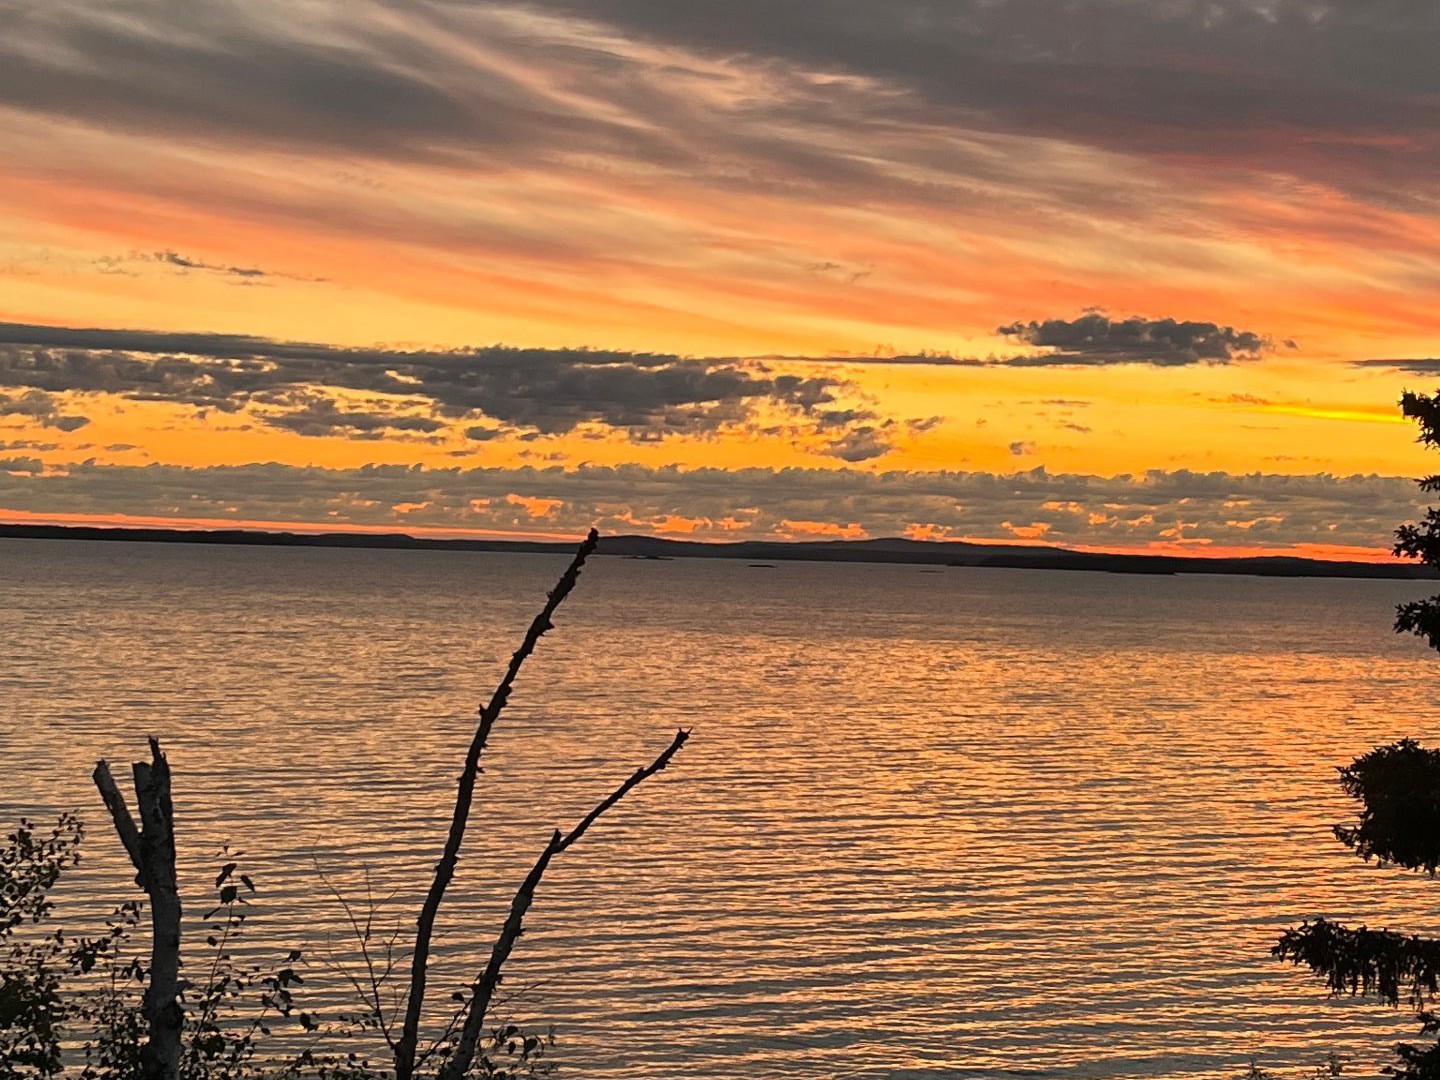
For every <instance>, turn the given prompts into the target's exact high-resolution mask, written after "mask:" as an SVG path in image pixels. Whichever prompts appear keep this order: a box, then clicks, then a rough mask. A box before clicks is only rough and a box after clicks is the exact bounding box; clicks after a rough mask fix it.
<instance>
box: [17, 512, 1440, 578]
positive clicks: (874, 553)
mask: <svg viewBox="0 0 1440 1080" xmlns="http://www.w3.org/2000/svg"><path fill="white" fill-rule="evenodd" d="M0 538H4V539H19V540H105V541H130V542H136V541H139V542H147V543H161V544H241V545H250V546H257V545H265V546H272V547H331V548H400V549H411V550H437V551H492V552H505V551H509V552H529V553H551V554H565V553H568V552H570V551H573V550H574V547H575V545H574V544H572V543H552V542H547V541H541V540H436V539H430V538H428V537H420V536H410V535H408V534H405V533H343V532H342V533H292V532H262V531H258V530H250V529H211V530H190V529H116V528H99V527H95V526H87V525H4V524H0ZM599 554H602V555H615V556H622V557H628V558H633V559H677V558H684V559H744V560H746V561H748V562H782V561H792V560H803V561H806V562H866V563H918V564H927V565H931V566H978V567H998V568H1006V569H1019V570H1084V571H1092V572H1102V573H1112V574H1249V575H1255V576H1262V577H1346V578H1400V579H1440V573H1437V572H1435V571H1433V570H1430V569H1427V568H1425V567H1421V566H1417V565H1415V564H1414V563H1404V562H1399V561H1395V562H1379V563H1369V562H1328V561H1324V560H1320V559H1300V558H1295V557H1292V556H1274V555H1257V556H1250V557H1240V558H1186V557H1182V556H1176V555H1130V554H1122V553H1112V554H1105V553H1099V554H1097V553H1091V552H1083V551H1072V550H1069V549H1068V548H1058V547H1027V546H1022V545H1019V544H975V543H967V542H965V541H959V540H950V541H930V540H907V539H904V538H901V537H891V538H886V539H879V540H798V541H779V540H743V541H739V542H736V543H701V542H699V541H694V540H669V539H664V538H661V537H657V536H607V537H604V538H602V539H601V541H600V547H599Z"/></svg>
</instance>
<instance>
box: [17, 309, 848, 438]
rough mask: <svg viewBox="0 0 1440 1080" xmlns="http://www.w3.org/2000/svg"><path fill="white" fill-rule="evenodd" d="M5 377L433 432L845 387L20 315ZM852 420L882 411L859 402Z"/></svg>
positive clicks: (546, 429)
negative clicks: (476, 421)
mask: <svg viewBox="0 0 1440 1080" xmlns="http://www.w3.org/2000/svg"><path fill="white" fill-rule="evenodd" d="M3 386H11V387H21V388H27V389H34V390H40V391H45V392H49V393H59V392H65V391H72V392H78V393H104V394H115V395H119V396H121V397H124V398H129V399H132V400H138V401H167V402H175V403H178V404H184V405H190V406H194V407H196V408H204V409H218V410H221V411H225V412H235V411H238V410H239V409H241V408H242V407H245V406H247V405H253V406H258V407H259V408H260V413H259V415H260V416H261V418H262V419H264V420H265V422H267V423H270V424H273V425H275V426H278V427H284V428H287V429H289V430H293V431H299V432H301V433H302V434H309V435H327V434H328V435H335V434H338V435H344V434H347V433H351V432H355V431H360V432H362V433H363V432H375V431H382V430H393V431H406V430H412V431H413V430H419V431H434V430H437V429H438V428H440V427H442V426H444V424H443V422H442V421H443V420H446V419H450V420H459V419H465V418H477V417H482V416H483V417H488V418H490V419H492V420H496V421H499V422H500V423H501V424H503V425H507V426H509V427H513V428H518V429H525V430H531V431H536V432H540V433H543V434H561V433H565V432H569V431H573V430H574V429H575V428H577V427H579V426H581V425H582V424H587V423H592V424H601V425H605V426H608V427H613V428H623V429H643V430H645V431H646V432H649V433H651V434H653V433H656V432H680V433H689V434H695V433H704V432H708V431H714V430H716V429H717V428H719V427H722V426H724V425H727V424H733V423H736V422H739V421H741V420H743V419H745V417H746V416H747V415H748V413H749V410H750V409H751V408H753V407H755V406H760V405H769V406H773V407H776V408H779V409H782V410H788V411H790V412H792V413H795V414H797V415H801V416H808V415H812V414H813V415H815V416H816V417H817V422H822V423H823V422H825V420H826V416H827V415H828V413H827V410H825V408H824V407H827V406H832V405H833V404H834V403H835V402H836V401H837V399H838V397H839V396H840V395H841V394H843V393H844V392H845V391H846V390H847V389H848V387H847V384H845V383H844V381H843V380H839V379H832V378H827V377H823V376H805V375H795V374H786V373H783V372H774V371H766V370H759V369H756V367H755V366H754V365H748V366H747V365H745V364H743V363H741V362H740V361H737V360H733V359H718V360H703V359H693V358H687V357H680V356H675V355H666V354H657V353H634V352H617V351H608V350H592V349H518V348H509V347H505V346H498V345H496V346H489V347H484V348H475V349H456V350H453V351H427V350H418V351H405V350H392V349H343V348H336V347H333V346H328V345H317V344H308V343H303V342H282V341H271V340H268V339H265V338H257V337H249V336H245V335H238V334H184V333H152V332H147V331H128V330H100V329H93V330H92V329H71V328H65V327H45V326H32V325H26V324H17V323H8V324H0V387H3ZM317 391H318V392H317ZM325 391H331V392H335V391H347V392H353V393H359V394H369V395H377V396H378V399H377V401H376V402H375V405H376V407H375V408H373V409H371V410H370V411H369V412H365V413H357V412H354V411H353V410H350V411H347V410H346V409H344V408H343V407H342V406H341V405H340V404H339V403H338V402H337V401H335V400H332V398H333V393H332V394H329V395H327V394H326V393H325ZM382 405H388V406H389V408H386V409H383V410H382V409H381V408H379V406H382ZM415 410H421V411H422V413H423V415H422V416H419V417H417V416H415V415H413V414H414V412H415ZM831 411H832V412H833V410H831ZM386 417H388V422H382V421H384V420H385V419H386ZM853 419H854V420H855V421H857V422H859V421H864V420H869V419H873V417H872V416H871V414H868V413H858V412H857V413H856V414H855V415H854V416H853Z"/></svg>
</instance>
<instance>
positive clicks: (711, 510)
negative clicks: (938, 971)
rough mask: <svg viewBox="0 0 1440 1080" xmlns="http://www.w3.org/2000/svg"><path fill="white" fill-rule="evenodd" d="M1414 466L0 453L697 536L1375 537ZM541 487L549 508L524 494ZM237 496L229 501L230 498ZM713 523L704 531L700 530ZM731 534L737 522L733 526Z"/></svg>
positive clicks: (82, 469)
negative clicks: (117, 458) (353, 459)
mask: <svg viewBox="0 0 1440 1080" xmlns="http://www.w3.org/2000/svg"><path fill="white" fill-rule="evenodd" d="M1419 495H1420V493H1419V492H1418V491H1417V489H1416V486H1415V484H1414V483H1413V482H1411V481H1410V480H1407V479H1403V478H1398V477H1379V476H1351V477H1336V476H1330V475H1326V474H1317V475H1310V476H1280V475H1270V474H1258V473H1257V474H1250V475H1239V476H1237V475H1231V474H1227V473H1198V472H1191V471H1188V470H1175V471H1169V472H1164V471H1152V472H1147V473H1144V474H1139V475H1135V476H1118V477H1101V476H1090V475H1083V474H1060V473H1051V472H1047V471H1046V470H1045V469H1043V468H1037V469H1032V470H1029V471H1025V472H1018V473H1014V474H1009V475H998V474H992V473H976V472H923V473H922V472H898V471H892V472H879V473H877V472H868V471H860V470H855V469H849V468H836V469H780V470H768V469H740V470H724V469H691V470H681V469H676V468H668V469H666V468H646V467H642V466H638V465H629V466H617V467H599V466H582V467H579V468H575V469H559V468H551V469H536V468H528V467H527V468H520V469H486V468H478V469H427V468H421V467H419V466H412V467H405V466H378V465H377V466H367V467H365V468H360V469H343V470H332V469H321V468H304V467H297V466H289V465H277V464H257V465H242V466H217V467H210V468H186V467H181V466H172V465H150V466H144V467H130V466H114V465H97V464H94V463H90V462H87V463H82V464H77V465H72V466H67V467H65V468H64V469H59V470H54V469H51V470H47V469H45V468H44V467H43V466H42V465H41V463H40V462H39V460H37V459H34V458H30V457H13V458H10V459H8V460H7V459H0V506H4V507H7V508H9V509H12V510H20V511H32V512H35V513H48V514H61V513H66V514H146V515H156V516H161V517H166V516H173V517H201V518H222V519H223V518H227V517H228V518H232V519H251V520H264V521H277V522H286V521H289V522H297V523H300V522H328V523H330V524H332V525H334V526H336V527H341V526H344V525H380V526H386V527H389V528H394V529H397V530H405V529H421V528H425V527H427V526H430V527H456V528H471V529H500V530H528V531H532V532H533V531H536V530H543V531H546V532H570V533H578V532H580V531H582V530H583V529H584V528H586V527H588V526H589V525H590V524H591V523H592V522H593V523H598V524H599V526H600V527H601V528H602V529H606V530H613V531H619V532H627V531H650V530H651V529H653V528H663V527H665V526H666V524H667V522H673V521H674V520H676V519H686V520H689V521H693V522H699V523H700V535H702V536H704V535H711V536H715V535H721V534H723V531H724V528H725V526H726V525H727V524H728V525H729V526H734V525H737V524H743V525H746V526H748V528H747V529H746V530H745V532H744V535H746V536H754V537H762V536H766V535H771V534H773V533H775V532H782V533H783V532H785V531H786V530H787V528H788V527H787V525H786V523H787V522H807V521H808V522H833V523H838V524H841V525H850V524H854V525H858V526H860V527H862V528H863V529H865V530H866V531H867V532H868V533H870V535H872V536H884V535H898V534H901V533H903V532H905V531H906V529H908V528H910V527H912V526H931V527H937V528H939V529H942V530H951V531H952V533H953V534H954V535H965V536H972V537H992V538H1006V537H1013V536H1015V535H1024V534H1025V533H1017V531H1016V530H1017V529H1018V530H1026V531H1027V532H1028V531H1029V530H1034V529H1037V528H1040V529H1043V530H1044V531H1043V538H1044V539H1046V540H1048V541H1050V542H1055V543H1086V544H1107V545H1117V546H1123V545H1130V544H1141V543H1146V542H1149V541H1158V540H1176V539H1184V540H1192V541H1195V540H1210V541H1213V542H1214V543H1217V544H1246V545H1253V546H1264V545H1267V544H1269V545H1275V546H1287V545H1291V544H1296V543H1318V544H1345V545H1358V546H1365V547H1372V548H1375V547H1386V546H1388V545H1389V541H1390V536H1391V530H1392V529H1393V528H1394V526H1395V525H1396V523H1397V522H1400V521H1403V520H1407V519H1409V518H1412V517H1413V516H1415V514H1416V513H1417V512H1418V511H1419V509H1420V507H1421V505H1422V504H1421V502H1420V500H1419ZM532 500H546V502H545V503H544V507H545V510H544V511H543V512H539V511H537V512H535V513H532V511H531V510H530V509H527V504H528V505H531V506H533V505H534V503H533V502H532ZM232 508H236V510H238V513H237V512H236V510H232ZM707 530H708V531H707ZM737 535H738V534H737Z"/></svg>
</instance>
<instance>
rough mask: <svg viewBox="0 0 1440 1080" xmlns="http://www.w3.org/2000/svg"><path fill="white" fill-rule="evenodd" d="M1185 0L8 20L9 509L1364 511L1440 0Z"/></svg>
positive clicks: (335, 519)
mask: <svg viewBox="0 0 1440 1080" xmlns="http://www.w3.org/2000/svg"><path fill="white" fill-rule="evenodd" d="M1205 7H1206V12H1207V13H1201V12H1199V11H1198V6H1197V7H1196V9H1195V10H1192V9H1191V8H1190V7H1188V6H1186V5H1174V4H1161V3H1158V2H1157V3H1144V2H1140V0H1085V2H1082V3H1077V4H1074V5H1066V7H1065V10H1064V11H1063V12H1060V11H1057V10H1056V9H1055V8H1054V6H1053V5H1052V6H1051V7H1049V8H1044V5H1041V8H1044V10H1045V11H1046V12H1048V13H1049V14H1048V15H1047V17H1045V18H1037V17H1036V12H1037V10H1039V9H1036V8H1035V3H1033V2H1030V3H1026V2H1018V0H1017V2H1012V3H1008V4H1001V5H995V4H981V3H978V2H974V3H969V2H957V3H954V4H949V5H936V4H933V3H929V2H926V0H897V2H896V5H895V6H894V7H893V8H890V9H888V14H886V15H885V16H884V17H883V18H882V17H881V15H880V14H879V13H878V11H877V10H876V9H875V8H873V7H867V6H865V5H859V4H856V3H853V2H852V0H817V2H815V3H813V4H810V5H806V6H804V7H803V9H802V8H800V7H795V8H791V7H789V6H784V5H782V6H781V7H779V8H777V7H774V6H773V5H765V4H761V3H759V2H758V0H755V2H753V3H752V2H750V0H745V2H739V3H736V4H735V5H733V7H731V8H730V9H729V11H728V14H727V15H726V17H725V18H724V19H720V18H719V17H718V16H717V15H716V14H715V6H714V5H709V6H707V5H702V4H699V3H698V0H693V2H692V0H676V2H672V3H670V4H666V5H662V4H659V3H653V4H652V3H647V2H642V0H634V2H623V0H607V2H601V0H596V2H593V3H591V2H579V0H577V2H572V3H553V4H543V5H533V4H521V3H517V4H514V5H510V4H505V3H500V4H487V5H476V6H469V7H467V6H463V5H435V6H431V5H416V6H408V5H407V6H399V5H393V4H390V3H386V2H383V0H360V2H357V3H353V4H346V5H340V4H338V3H333V2H331V0H320V2H318V3H316V4H314V5H310V6H308V7H307V9H306V10H307V16H306V18H305V19H303V20H296V19H294V18H292V17H291V12H290V9H289V8H288V7H287V6H285V5H280V4H278V3H273V2H271V0H260V2H257V3H254V4H250V5H245V6H243V7H241V6H229V5H222V4H208V3H207V4H201V5H196V6H193V7H190V8H186V9H176V8H173V7H167V6H161V5H154V4H150V3H145V2H143V0H120V2H117V3H115V4H113V5H106V6H105V7H103V8H97V7H95V6H94V5H90V4H85V3H82V2H75V0H56V2H55V3H53V4H47V5H44V6H34V7H31V8H28V9H23V10H22V12H21V13H20V15H19V16H18V18H17V20H16V27H15V29H14V32H12V33H10V34H8V35H7V40H6V41H5V42H3V43H0V145H3V147H4V149H5V153H4V154H3V155H0V207H3V208H4V213H3V214H0V322H3V323H5V324H6V325H5V326H4V327H0V517H8V518H10V519H13V520H26V519H33V518H45V517H48V518H52V519H56V520H70V519H76V520H79V519H93V520H114V519H119V518H134V519H136V520H145V521H147V522H148V521H153V520H166V521H171V520H173V521H229V522H267V523H269V522H274V523H279V524H308V525H317V526H321V527H355V528H362V527H363V528H406V529H410V530H411V531H431V532H437V533H438V532H439V531H441V530H462V531H483V532H487V533H488V532H494V533H517V534H522V533H523V534H546V535H550V534H554V535H567V534H570V533H573V532H574V531H576V530H578V529H581V528H583V527H584V526H585V525H588V524H589V523H591V522H592V521H594V522H599V523H600V524H601V525H602V527H607V528H612V529H617V530H625V531H648V532H658V533H667V534H674V533H682V532H683V533H685V534H686V535H692V536H696V537H700V538H730V539H734V538H738V537H742V536H744V537H764V536H773V537H794V536H800V535H810V534H827V535H866V536H879V535H902V534H903V535H912V536H933V537H937V538H938V537H954V538H960V537H965V538H974V539H987V540H1016V539H1025V540H1039V541H1046V542H1057V543H1066V544H1073V545H1077V546H1087V547H1111V548H1115V547H1138V548H1156V549H1165V550H1170V549H1175V548H1177V546H1178V547H1179V548H1183V549H1189V548H1192V547H1196V548H1204V549H1207V550H1212V551H1222V550H1223V551H1233V550H1249V551H1254V550H1266V551H1306V552H1321V553H1327V552H1328V553H1346V554H1353V553H1356V552H1359V553H1362V554H1363V553H1378V552H1381V551H1383V550H1384V549H1385V548H1386V547H1387V546H1388V542H1389V534H1390V530H1391V529H1392V528H1393V526H1394V525H1395V524H1398V523H1399V521H1400V520H1403V519H1404V518H1406V517H1408V516H1410V515H1412V514H1413V513H1414V512H1415V509H1416V506H1417V503H1416V497H1415V494H1414V493H1413V492H1412V491H1411V490H1410V489H1409V487H1408V486H1406V485H1405V484H1404V483H1403V482H1402V481H1401V479H1400V478H1404V477H1409V476H1414V475H1418V474H1420V473H1422V472H1425V471H1428V470H1429V469H1431V468H1432V466H1431V465H1429V464H1427V462H1426V460H1425V455H1424V454H1423V453H1422V452H1421V451H1420V449H1419V448H1418V447H1417V446H1416V444H1415V442H1414V438H1413V431H1412V430H1411V428H1410V427H1409V425H1407V424H1406V423H1405V422H1404V421H1403V420H1402V419H1401V418H1400V417H1399V414H1398V410H1397V409H1396V407H1395V402H1396V399H1397V398H1398V396H1399V393H1400V391H1401V390H1402V389H1404V388H1407V387H1408V388H1412V389H1428V388H1429V385H1430V383H1429V379H1430V374H1431V370H1430V367H1428V366H1426V364H1425V361H1426V360H1427V359H1428V357H1429V356H1430V355H1431V353H1432V352H1433V351H1434V342H1435V340H1436V337H1437V332H1440V315H1437V310H1440V309H1437V306H1436V304H1435V302H1434V300H1435V295H1434V294H1435V291H1436V288H1437V284H1440V213H1437V211H1436V209H1435V207H1436V206H1437V205H1440V202H1437V199H1436V192H1435V191H1434V190H1433V189H1434V187H1435V181H1434V180H1433V177H1434V176H1435V175H1436V170H1435V165H1436V164H1437V162H1436V160H1435V158H1436V156H1437V155H1436V139H1435V134H1434V133H1435V131H1436V121H1435V117H1434V115H1433V114H1434V110H1435V106H1434V105H1433V104H1432V103H1431V95H1430V94H1429V92H1428V90H1427V88H1426V79H1425V77H1424V72H1425V71H1426V70H1428V63H1429V60H1428V58H1429V57H1430V56H1431V55H1433V53H1432V52H1431V51H1430V50H1431V48H1432V47H1433V46H1435V45H1437V44H1440V19H1437V18H1436V17H1432V16H1429V15H1424V14H1420V15H1411V16H1408V19H1409V21H1408V22H1406V21H1405V20H1399V21H1398V22H1397V18H1396V17H1392V16H1388V15H1386V14H1384V13H1383V12H1378V11H1370V12H1361V11H1356V10H1354V8H1353V7H1351V8H1345V7H1342V6H1340V5H1331V4H1326V3H1319V4H1306V5H1300V4H1286V3H1282V4H1279V5H1275V4H1268V5H1261V4H1258V3H1247V2H1243V0H1231V2H1226V3H1220V4H1211V5H1205ZM1032 9H1033V10H1032ZM1325 56H1330V57H1334V58H1336V59H1335V62H1333V63H1330V64H1328V65H1327V64H1318V63H1316V58H1317V57H1325ZM1412 82H1413V85H1412ZM76 329H91V330H94V331H95V333H94V334H92V335H90V336H89V337H84V336H79V337H77V336H75V335H73V334H71V333H70V331H73V330H76ZM207 335H209V336H207ZM214 335H228V336H227V337H224V338H219V337H215V336H214ZM242 339H243V340H242ZM294 343H314V345H313V347H310V348H309V349H308V351H306V349H303V348H301V347H300V346H297V345H295V344H294ZM495 345H504V346H508V347H511V348H512V349H513V350H516V351H510V352H495V351H493V350H491V351H486V350H487V348H488V347H490V346H495ZM476 350H480V351H478V352H477V351H476ZM590 350H609V351H613V354H614V355H612V353H609V352H607V353H605V354H604V355H603V356H600V355H597V354H596V353H594V352H593V351H590ZM302 354H303V355H302ZM1377 359H1378V360H1391V361H1395V363H1392V364H1369V365H1366V364H1364V363H1362V362H1364V361H1369V360H1377ZM897 360H900V361H904V362H896V361H897ZM1401 361H1409V362H1410V365H1409V367H1408V368H1404V367H1403V366H1402V365H1401V363H1400V362H1401ZM1435 370H1436V373H1440V367H1436V369H1435ZM377 468H380V469H384V468H389V469H391V470H392V472H390V473H384V474H383V475H384V477H385V478H384V480H383V482H382V481H380V480H377V479H376V477H377V475H378V474H377V473H376V469H377ZM406 470H408V472H407V471H406ZM401 474H404V475H403V476H402V475H401ZM397 477H398V478H397ZM596 478H599V479H596ZM1342 481H1343V482H1342ZM467 485H469V487H470V488H471V489H473V495H471V497H469V498H464V497H463V496H464V494H465V489H466V486H467Z"/></svg>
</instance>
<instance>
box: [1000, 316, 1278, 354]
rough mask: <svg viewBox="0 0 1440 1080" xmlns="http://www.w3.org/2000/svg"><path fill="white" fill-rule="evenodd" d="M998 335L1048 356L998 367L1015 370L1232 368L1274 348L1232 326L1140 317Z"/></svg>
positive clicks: (1063, 322)
mask: <svg viewBox="0 0 1440 1080" xmlns="http://www.w3.org/2000/svg"><path fill="white" fill-rule="evenodd" d="M995 332H996V333H997V334H1003V335H1005V336H1006V337H1011V338H1015V339H1016V340H1018V341H1021V342H1023V343H1025V344H1027V345H1034V346H1037V347H1039V348H1043V349H1046V350H1048V351H1047V352H1044V353H1040V354H1037V355H1035V356H1029V357H1012V358H1009V359H1006V360H1002V361H999V362H1000V363H1004V364H1008V365H1011V366H1015V367H1029V366H1037V367H1050V366H1061V365H1064V366H1071V365H1075V366H1086V365H1094V364H1100V365H1104V364H1155V365H1157V366H1159V367H1174V366H1177V365H1182V364H1197V363H1210V364H1228V363H1230V362H1232V361H1234V360H1254V359H1256V358H1257V357H1259V355H1260V354H1261V353H1262V352H1263V351H1265V350H1267V349H1268V348H1269V347H1270V341H1269V340H1268V339H1267V338H1265V337H1263V336H1261V335H1260V334H1256V333H1253V332H1251V331H1248V330H1236V329H1235V328H1234V327H1233V326H1219V325H1217V324H1215V323H1213V322H1189V321H1186V322H1179V321H1176V320H1175V319H1143V318H1138V317H1137V318H1130V319H1119V320H1117V319H1111V318H1110V317H1109V316H1108V315H1104V314H1101V313H1098V312H1091V313H1089V314H1086V315H1082V316H1081V317H1080V318H1078V319H1046V320H1044V321H1038V320H1032V321H1030V322H1024V323H1020V322H1017V323H1011V324H1010V325H1008V326H1002V327H999V328H998V329H997V330H996V331H995Z"/></svg>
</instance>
